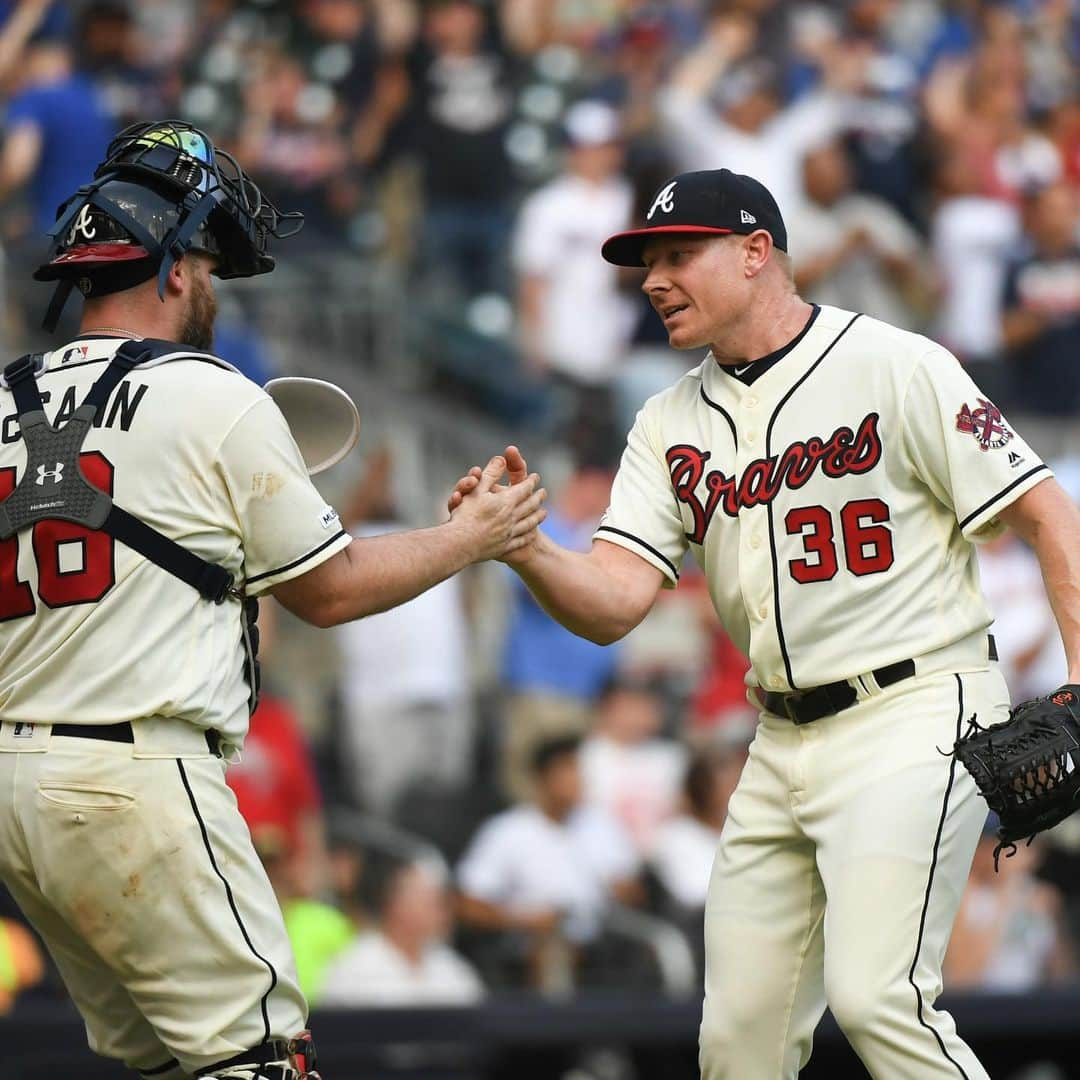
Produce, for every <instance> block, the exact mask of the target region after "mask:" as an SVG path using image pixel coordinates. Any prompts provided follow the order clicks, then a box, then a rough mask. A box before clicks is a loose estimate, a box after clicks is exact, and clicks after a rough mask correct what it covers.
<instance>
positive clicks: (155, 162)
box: [34, 120, 304, 330]
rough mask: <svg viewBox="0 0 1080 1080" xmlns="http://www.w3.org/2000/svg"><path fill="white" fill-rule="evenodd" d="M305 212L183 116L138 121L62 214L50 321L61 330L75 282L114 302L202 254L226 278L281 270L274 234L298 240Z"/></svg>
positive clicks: (161, 289) (161, 287)
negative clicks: (273, 250) (269, 190)
mask: <svg viewBox="0 0 1080 1080" xmlns="http://www.w3.org/2000/svg"><path fill="white" fill-rule="evenodd" d="M303 222H304V218H303V215H302V214H299V213H288V214H283V213H282V212H281V211H279V210H278V209H277V207H275V206H274V205H273V203H271V202H270V201H269V200H267V199H266V198H265V197H264V196H263V194H262V192H261V191H260V190H259V187H258V185H257V184H256V183H255V182H254V181H253V180H251V178H250V177H248V176H247V174H246V173H245V172H244V170H243V169H242V168H241V167H240V165H239V164H238V163H237V161H236V159H235V158H233V157H232V155H231V154H228V153H226V152H225V151H223V150H219V149H217V148H216V147H215V146H214V144H213V142H211V140H210V138H209V137H208V136H207V135H205V134H204V133H203V132H202V131H200V130H199V129H198V128H195V127H192V125H190V124H187V123H184V122H183V121H180V120H166V121H161V122H150V123H141V124H133V125H132V126H131V127H129V128H126V129H125V130H124V131H122V132H121V133H120V134H119V135H118V136H117V137H116V138H115V139H113V141H112V142H111V143H110V144H109V148H108V151H107V152H106V158H105V161H103V162H102V164H101V165H99V166H98V168H97V170H96V171H95V173H94V179H93V181H92V182H91V183H90V184H87V185H86V186H84V187H81V188H79V190H78V191H77V192H76V193H75V194H74V195H73V196H72V197H71V198H70V199H68V200H67V202H65V203H64V204H63V205H62V206H61V207H60V208H59V210H58V211H57V220H56V224H55V225H54V226H53V228H52V231H51V233H50V235H51V236H52V237H53V243H52V247H51V249H50V251H49V254H48V257H47V259H46V262H45V263H44V264H43V265H42V266H40V267H39V268H38V269H37V271H36V272H35V273H34V277H35V279H37V280H38V281H59V282H60V284H59V285H58V287H57V292H56V294H55V296H54V297H53V302H52V304H51V305H50V307H49V312H48V314H47V315H46V317H45V329H46V330H52V329H54V328H55V325H56V320H57V319H58V318H59V315H60V310H61V308H62V307H63V303H64V301H65V300H66V298H67V295H68V294H69V293H70V291H71V288H72V286H73V285H75V284H77V285H78V286H79V289H80V290H81V291H82V292H83V293H84V294H85V295H87V296H104V295H106V294H108V293H110V292H117V291H119V290H120V289H127V288H131V287H132V286H133V285H137V284H139V283H140V282H142V281H147V280H149V279H150V278H152V277H153V276H154V275H155V274H156V275H157V277H158V294H159V295H160V296H162V297H164V295H165V280H166V278H167V277H168V274H169V270H170V269H171V268H172V265H173V263H174V262H175V261H176V260H177V259H179V258H180V257H181V256H182V255H184V254H185V253H186V252H187V251H189V250H191V249H193V248H195V249H199V250H203V251H209V252H210V253H211V254H213V255H214V256H215V258H216V260H217V264H216V267H215V269H214V271H213V272H214V273H215V274H216V275H217V276H218V277H220V278H234V277H252V276H254V275H255V274H266V273H269V272H270V271H271V270H273V268H274V260H273V258H272V256H271V255H270V254H269V250H268V249H269V242H270V238H271V237H275V238H277V239H283V238H285V237H288V236H292V235H293V234H294V233H296V232H297V231H299V229H300V228H301V226H302V225H303Z"/></svg>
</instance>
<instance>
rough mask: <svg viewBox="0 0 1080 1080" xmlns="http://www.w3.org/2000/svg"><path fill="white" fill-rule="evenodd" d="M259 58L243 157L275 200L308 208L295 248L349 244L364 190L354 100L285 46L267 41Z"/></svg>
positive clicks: (247, 94)
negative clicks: (355, 147) (353, 131)
mask: <svg viewBox="0 0 1080 1080" xmlns="http://www.w3.org/2000/svg"><path fill="white" fill-rule="evenodd" d="M253 60H254V63H253V65H252V74H251V76H250V77H249V79H248V81H247V84H246V86H245V87H244V113H243V122H242V124H241V127H240V131H239V138H238V144H237V156H238V158H239V159H240V160H241V161H242V162H243V163H244V166H245V168H247V169H248V170H249V171H250V172H251V173H252V174H253V175H254V176H256V177H258V181H259V183H260V185H261V186H262V187H263V190H264V191H265V193H266V195H267V196H268V197H269V198H270V199H271V200H272V201H273V202H275V203H276V204H277V205H278V206H282V207H285V208H286V209H288V210H299V211H301V212H302V213H303V214H304V228H303V229H302V230H301V231H300V232H299V233H298V234H297V238H296V240H295V241H293V244H294V249H295V250H300V249H301V248H302V249H303V250H305V251H309V252H310V251H318V252H322V251H325V250H326V249H327V248H330V249H335V248H341V247H342V246H343V245H344V244H345V243H346V242H347V240H348V224H349V221H350V220H351V218H352V215H353V214H354V213H355V212H356V210H357V208H358V207H359V205H360V196H361V189H360V187H359V185H358V181H357V177H356V175H355V171H354V168H353V163H352V158H351V154H350V147H349V144H348V140H347V136H346V132H347V129H348V124H349V120H350V113H349V109H348V104H347V103H346V102H345V101H343V100H342V99H341V98H339V97H338V96H337V95H336V94H335V93H334V91H333V90H332V89H331V88H330V87H328V86H326V85H324V84H322V83H319V82H314V81H311V80H309V78H308V75H307V72H306V71H305V70H304V65H303V63H302V62H301V61H300V60H299V59H298V58H297V57H296V56H293V55H292V54H290V53H288V52H286V51H284V50H283V49H282V48H281V47H279V46H272V45H263V46H261V47H260V48H259V50H258V51H257V53H256V54H255V56H254V58H253ZM297 245H299V247H297Z"/></svg>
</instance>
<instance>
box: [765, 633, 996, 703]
mask: <svg viewBox="0 0 1080 1080" xmlns="http://www.w3.org/2000/svg"><path fill="white" fill-rule="evenodd" d="M987 637H988V639H989V657H990V659H991V660H996V659H997V646H996V644H995V643H994V635H993V634H988V635H987ZM870 674H871V675H872V676H873V677H874V682H876V683H877V684H878V686H880V687H881V688H882V689H883V690H884V689H885V687H887V686H892V685H893V684H894V683H898V682H901V681H903V680H904V679H910V678H911V676H912V675H914V674H915V661H914V660H897V661H896V663H895V664H886V665H885V666H884V667H880V668H877V669H876V670H875V671H872V672H870ZM858 697H859V695H858V692H857V691H856V689H855V687H854V686H852V685H851V683H850V682H849V681H848V680H847V679H839V680H838V681H837V682H831V683H826V684H825V685H824V686H815V687H813V688H812V689H810V690H793V691H792V692H791V693H788V694H778V693H776V692H775V691H772V690H770V691H768V692H767V693H766V694H765V695H764V696H763V697H762V704H763V706H764V707H765V710H766V712H771V713H772V714H773V715H774V716H785V717H787V718H788V719H789V720H790V721H791V722H792V723H793V724H810V723H813V722H814V721H815V720H820V719H821V718H822V717H823V716H833V715H834V714H835V713H838V712H842V711H843V710H844V709H848V708H850V707H851V706H852V705H854V704H855V702H856V701H857V700H858Z"/></svg>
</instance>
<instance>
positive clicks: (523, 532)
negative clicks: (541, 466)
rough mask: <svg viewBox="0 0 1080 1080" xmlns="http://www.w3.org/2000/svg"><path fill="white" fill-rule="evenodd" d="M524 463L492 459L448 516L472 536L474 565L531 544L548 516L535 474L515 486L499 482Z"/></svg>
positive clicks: (501, 458) (497, 456)
mask: <svg viewBox="0 0 1080 1080" xmlns="http://www.w3.org/2000/svg"><path fill="white" fill-rule="evenodd" d="M518 458H520V455H518ZM523 463H524V459H520V461H519V460H518V459H514V460H513V462H512V463H511V462H508V461H507V459H506V458H505V457H503V456H502V455H501V454H498V455H496V456H495V457H493V458H492V459H491V460H490V461H489V462H488V463H487V465H485V466H484V468H483V469H482V470H481V472H480V476H479V477H476V478H475V479H476V482H475V484H472V485H470V490H469V491H467V492H466V493H465V494H463V495H462V496H461V501H460V502H459V504H458V506H457V508H456V509H455V510H454V511H453V512H452V513H451V515H450V520H451V522H452V523H454V524H455V525H457V526H458V527H459V528H463V529H468V530H469V532H470V534H471V536H470V551H471V554H472V561H473V562H481V561H483V560H485V559H502V558H505V557H506V556H507V555H509V554H510V553H512V552H514V551H516V550H517V549H518V548H520V547H522V546H523V545H525V544H526V543H528V542H530V539H531V537H532V535H534V534H535V532H536V528H537V526H538V525H539V524H540V523H541V522H542V521H543V520H544V518H545V517H546V516H547V511H546V510H545V509H544V506H543V503H544V500H545V499H546V498H547V492H546V491H545V490H544V489H543V488H542V487H540V477H539V476H538V475H537V474H536V473H532V474H531V475H526V476H523V477H521V479H520V480H519V482H518V483H516V484H509V485H506V486H500V485H499V483H498V481H499V479H500V478H501V477H502V475H503V473H504V472H508V471H509V472H510V474H511V475H512V476H513V475H515V474H517V473H519V471H520V466H521V465H522V464H523ZM471 473H472V470H470V479H471V478H472V476H471Z"/></svg>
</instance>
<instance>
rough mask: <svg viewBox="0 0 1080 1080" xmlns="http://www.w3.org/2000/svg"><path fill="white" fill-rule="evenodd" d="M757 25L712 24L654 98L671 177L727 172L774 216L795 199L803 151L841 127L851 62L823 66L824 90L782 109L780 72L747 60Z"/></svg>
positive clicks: (839, 57) (718, 19) (740, 19)
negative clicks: (762, 198) (763, 196)
mask: <svg viewBox="0 0 1080 1080" xmlns="http://www.w3.org/2000/svg"><path fill="white" fill-rule="evenodd" d="M756 36H757V23H756V22H755V21H754V20H753V19H751V18H750V17H748V16H746V15H743V14H737V13H734V14H728V13H722V14H718V15H716V16H714V17H713V19H712V20H711V22H710V25H709V30H708V35H707V36H706V38H705V40H704V41H703V42H702V43H701V45H699V46H698V48H697V49H695V50H694V51H693V52H691V53H689V54H688V55H687V56H686V57H685V58H684V59H682V60H681V62H680V63H679V65H678V66H677V67H676V68H675V70H674V72H673V73H672V76H671V80H670V82H669V83H668V85H667V86H665V87H664V88H663V89H662V90H661V91H660V94H659V98H658V107H659V111H660V117H661V120H662V124H663V132H664V136H665V138H666V139H667V140H668V142H669V146H670V150H671V153H672V156H673V158H674V160H675V162H676V165H677V167H678V169H679V171H687V170H693V169H718V168H721V167H727V168H731V169H734V170H735V171H736V172H740V173H746V174H748V175H750V176H753V177H755V178H756V179H758V180H760V181H761V182H762V183H763V184H765V185H766V186H767V187H768V188H769V190H770V191H771V192H772V193H773V195H774V197H775V198H776V202H777V204H778V205H779V207H780V210H781V212H782V213H783V214H784V215H785V216H786V215H788V214H790V213H792V212H793V211H794V210H795V208H796V207H797V206H798V204H799V201H800V199H801V198H802V179H801V176H800V167H801V162H802V157H803V155H804V154H805V152H806V151H807V150H809V149H810V148H811V147H813V146H815V145H817V144H818V143H820V142H822V141H824V140H826V139H829V138H831V137H832V136H833V135H835V134H836V133H837V132H838V131H839V130H840V128H841V127H842V125H843V123H844V121H845V114H846V106H847V98H846V97H845V96H844V95H843V94H841V93H840V92H839V91H840V89H841V88H845V89H846V88H848V87H850V86H852V85H854V80H855V76H856V72H855V71H854V70H853V66H852V63H851V57H850V56H847V55H845V54H844V52H843V51H838V52H837V53H836V54H835V55H834V56H832V57H831V58H830V63H829V65H828V67H827V69H826V80H827V81H826V82H825V84H824V85H823V86H822V87H821V88H820V89H815V90H813V91H811V92H810V93H808V94H806V95H805V96H804V97H802V98H801V99H799V100H798V101H796V102H795V103H794V104H791V105H787V106H784V105H783V104H782V98H781V87H780V85H779V82H780V72H779V71H778V70H777V69H776V67H775V66H774V64H773V63H772V62H770V61H768V60H766V59H764V58H762V57H760V56H759V57H755V56H753V55H752V50H753V48H754V44H755V39H756Z"/></svg>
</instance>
